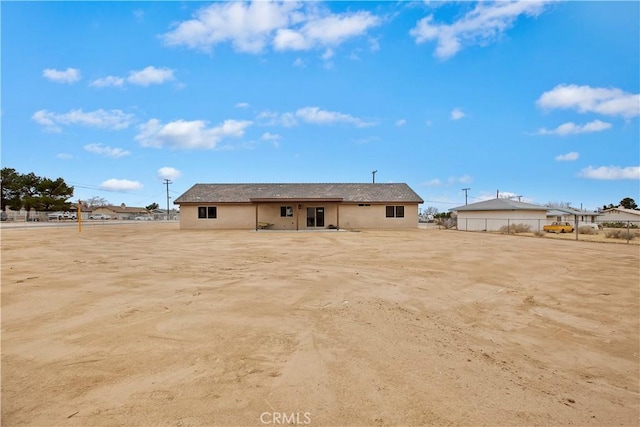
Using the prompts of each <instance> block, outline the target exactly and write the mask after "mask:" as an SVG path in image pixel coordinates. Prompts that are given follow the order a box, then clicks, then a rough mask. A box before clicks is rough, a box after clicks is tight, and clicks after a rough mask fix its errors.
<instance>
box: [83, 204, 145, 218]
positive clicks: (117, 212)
mask: <svg viewBox="0 0 640 427" xmlns="http://www.w3.org/2000/svg"><path fill="white" fill-rule="evenodd" d="M93 213H94V214H104V215H109V216H110V217H111V219H121V220H126V219H135V218H136V217H138V216H142V217H149V216H150V214H149V211H148V210H147V209H146V208H136V207H132V206H127V205H125V204H124V203H123V204H121V205H120V206H112V205H107V206H98V207H94V208H93Z"/></svg>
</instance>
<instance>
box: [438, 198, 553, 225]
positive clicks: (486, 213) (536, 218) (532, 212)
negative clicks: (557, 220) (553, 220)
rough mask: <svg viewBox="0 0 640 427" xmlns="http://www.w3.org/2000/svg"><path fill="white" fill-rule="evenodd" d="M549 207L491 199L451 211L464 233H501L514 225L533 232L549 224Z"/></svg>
mask: <svg viewBox="0 0 640 427" xmlns="http://www.w3.org/2000/svg"><path fill="white" fill-rule="evenodd" d="M547 209H549V208H547V207H545V206H539V205H534V204H531V203H524V202H518V201H516V200H511V199H491V200H484V201H482V202H477V203H470V204H468V205H463V206H458V207H455V208H451V209H449V211H451V212H455V213H456V214H457V228H458V230H464V231H499V230H500V228H501V227H504V226H510V225H513V224H525V225H529V226H530V227H531V229H532V230H533V231H537V230H541V229H542V226H543V225H544V224H546V223H547Z"/></svg>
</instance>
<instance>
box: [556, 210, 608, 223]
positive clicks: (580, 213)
mask: <svg viewBox="0 0 640 427" xmlns="http://www.w3.org/2000/svg"><path fill="white" fill-rule="evenodd" d="M547 209H549V210H548V211H547V220H548V221H549V222H571V223H574V222H575V221H576V219H577V220H578V222H579V223H585V222H586V223H594V222H599V221H600V219H598V218H599V217H600V216H602V213H600V212H595V211H586V210H581V209H574V208H571V207H567V208H547Z"/></svg>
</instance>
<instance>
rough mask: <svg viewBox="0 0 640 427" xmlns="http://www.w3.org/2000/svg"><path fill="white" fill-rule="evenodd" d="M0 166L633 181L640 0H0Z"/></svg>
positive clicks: (624, 191) (528, 197) (530, 186)
mask: <svg viewBox="0 0 640 427" xmlns="http://www.w3.org/2000/svg"><path fill="white" fill-rule="evenodd" d="M0 7H1V13H2V51H1V55H2V56H1V60H2V95H1V96H2V98H1V102H2V105H1V107H2V115H1V119H2V166H3V167H12V168H15V169H17V170H18V171H19V172H22V173H27V172H35V173H36V174H37V175H40V176H46V177H49V178H57V177H63V178H64V179H65V181H67V182H68V183H70V184H72V185H74V186H75V194H74V198H73V200H77V199H87V198H90V197H94V196H98V197H103V198H105V199H107V200H108V201H109V202H111V203H113V204H120V203H126V204H127V205H129V206H145V205H148V204H150V203H152V202H157V203H159V204H160V205H161V206H165V205H166V197H165V187H164V185H163V179H165V178H168V179H171V181H172V184H171V185H170V195H171V197H172V198H176V197H177V196H178V195H180V194H181V193H182V192H184V191H185V190H187V189H188V188H189V187H191V186H192V185H193V184H195V183H204V182H210V183H217V182H220V183H230V182H238V183H242V182H371V180H372V174H371V172H372V171H373V170H377V173H376V182H406V183H408V184H409V185H410V186H411V187H412V188H413V189H414V190H416V192H417V193H418V194H419V195H420V196H421V197H422V198H423V199H424V200H425V204H424V205H423V206H422V207H423V208H426V207H427V206H434V207H437V208H438V209H439V210H440V211H445V210H446V209H449V208H451V207H454V206H456V205H459V204H464V192H463V191H462V189H463V188H470V190H469V193H468V194H469V202H475V201H480V200H484V199H486V198H492V197H495V195H496V191H497V190H499V191H500V193H501V195H505V196H508V195H512V196H521V200H523V201H529V202H532V203H540V204H544V203H547V202H559V201H562V202H571V203H572V206H576V207H579V206H581V205H582V206H584V207H585V208H589V209H595V208H597V207H599V206H602V205H603V204H609V203H614V204H615V203H617V202H619V201H620V200H621V199H622V198H624V197H632V198H634V199H635V200H636V201H638V200H640V144H639V138H640V136H639V135H640V127H639V126H640V125H639V120H640V119H639V114H640V95H639V93H640V58H639V56H640V29H639V22H640V20H639V19H638V17H639V16H640V3H638V2H635V1H633V2H617V3H614V2H531V1H526V2H495V3H494V2H483V3H474V2H284V3H282V2H266V1H261V2H254V3H243V2H216V3H203V2H86V3H84V2H83V3H77V2H66V3H63V2H15V3H14V2H2V4H1V6H0Z"/></svg>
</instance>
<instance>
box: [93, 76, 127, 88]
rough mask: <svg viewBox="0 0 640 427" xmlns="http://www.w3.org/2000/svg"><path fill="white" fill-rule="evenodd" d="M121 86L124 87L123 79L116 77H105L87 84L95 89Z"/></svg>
mask: <svg viewBox="0 0 640 427" xmlns="http://www.w3.org/2000/svg"><path fill="white" fill-rule="evenodd" d="M123 85H124V78H122V77H117V76H107V77H103V78H101V79H95V80H94V81H92V82H91V83H89V86H95V87H108V86H115V87H121V86H123Z"/></svg>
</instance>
